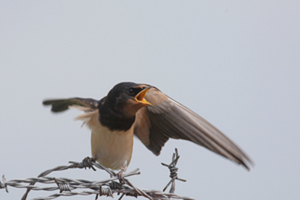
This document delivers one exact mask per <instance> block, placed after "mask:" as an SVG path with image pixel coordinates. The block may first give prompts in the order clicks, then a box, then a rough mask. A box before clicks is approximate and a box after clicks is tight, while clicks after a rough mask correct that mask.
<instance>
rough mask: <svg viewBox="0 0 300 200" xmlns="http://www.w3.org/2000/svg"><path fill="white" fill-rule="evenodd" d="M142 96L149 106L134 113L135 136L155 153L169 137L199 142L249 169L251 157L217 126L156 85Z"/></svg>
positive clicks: (157, 152) (157, 153)
mask: <svg viewBox="0 0 300 200" xmlns="http://www.w3.org/2000/svg"><path fill="white" fill-rule="evenodd" d="M145 99H146V100H147V101H149V102H150V103H151V104H152V105H153V106H147V107H144V108H142V109H140V110H139V111H138V112H137V117H136V123H135V135H136V136H137V137H138V138H139V139H140V140H141V141H142V142H143V143H144V145H145V146H146V147H147V148H148V149H149V150H151V151H152V152H153V153H154V154H155V155H159V154H160V151H161V148H162V147H163V146H164V144H165V143H166V142H167V141H168V139H169V138H173V139H184V140H188V141H191V142H194V143H196V144H198V145H201V146H203V147H205V148H207V149H209V150H211V151H213V152H215V153H217V154H219V155H221V156H224V157H225V158H228V159H230V160H232V161H234V162H236V163H238V164H241V165H243V166H244V167H246V168H247V169H248V170H249V166H248V164H252V161H251V159H250V158H249V157H248V156H247V155H246V154H245V153H244V152H243V151H242V150H241V149H240V148H239V147H237V145H235V144H234V143H233V142H232V141H231V140H230V139H229V138H227V137H226V136H225V135H224V134H223V133H222V132H220V131H219V130H218V129H217V128H215V127H214V126H213V125H211V124H210V123H209V122H207V121H206V120H205V119H203V118H202V117H200V116H199V115H197V114H196V113H194V112H193V111H191V110H189V109H188V108H186V107H185V106H183V105H181V104H180V103H178V102H176V101H174V100H173V99H171V98H169V97H168V96H167V95H165V94H164V93H162V92H161V91H160V90H158V89H157V88H151V89H150V90H149V91H148V92H147V94H146V97H145Z"/></svg>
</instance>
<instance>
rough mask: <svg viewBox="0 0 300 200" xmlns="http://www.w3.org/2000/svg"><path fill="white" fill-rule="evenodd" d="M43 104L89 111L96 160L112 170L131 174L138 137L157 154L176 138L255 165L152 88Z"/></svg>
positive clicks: (126, 87)
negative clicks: (97, 98) (135, 140)
mask: <svg viewBox="0 0 300 200" xmlns="http://www.w3.org/2000/svg"><path fill="white" fill-rule="evenodd" d="M43 104H44V105H45V106H49V105H50V106H51V111H52V112H54V113H59V112H63V111H66V110H68V109H69V108H74V109H79V110H81V111H84V113H83V114H81V115H79V116H77V117H76V118H75V119H76V120H81V121H83V123H84V124H86V125H87V126H88V127H89V129H91V154H92V159H93V160H95V161H97V162H98V163H100V164H102V165H103V166H105V167H107V168H110V169H112V170H119V169H121V170H122V169H125V170H126V168H127V166H128V165H129V163H130V160H131V156H132V151H133V139H134V136H136V137H137V138H138V139H139V140H140V141H141V142H142V143H143V144H144V145H145V146H146V147H147V148H148V149H149V150H150V151H151V152H152V153H153V154H155V155H156V156H158V155H159V154H160V152H161V150H162V147H163V146H164V145H165V143H166V142H167V141H168V140H169V139H170V138H171V139H182V140H187V141H190V142H192V143H195V144H197V145H200V146H202V147H205V148H207V149H208V150H210V151H212V152H214V153H216V154H218V155H220V156H222V157H224V158H227V159H229V160H231V161H233V162H234V163H236V164H239V165H242V166H244V167H245V168H246V169H247V170H250V166H252V165H253V161H252V160H251V159H250V158H249V157H248V156H247V155H246V153H244V152H243V151H242V150H241V149H240V148H239V147H238V146H237V145H236V144H235V143H234V142H233V141H231V140H230V139H229V138H228V137H226V136H225V135H224V134H223V133H222V132H221V131H219V130H218V129H217V128H215V127H214V126H213V125H212V124H210V123H209V122H208V121H206V120H205V119H204V118H202V117H200V116H199V115H198V114H196V113H195V112H193V111H192V110H190V109H188V108H187V107H185V106H183V105H182V104H180V103H178V102H177V101H175V100H174V99H172V98H171V97H169V96H167V95H166V94H164V93H163V92H162V91H160V90H159V89H158V88H157V87H155V86H152V85H148V84H138V83H133V82H121V83H118V84H116V85H115V86H114V87H113V88H112V89H111V90H110V91H109V92H108V94H107V96H105V97H103V98H102V99H100V100H95V99H92V98H79V97H74V98H67V99H48V100H44V101H43ZM125 170H124V171H125Z"/></svg>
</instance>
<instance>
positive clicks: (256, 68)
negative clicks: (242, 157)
mask: <svg viewBox="0 0 300 200" xmlns="http://www.w3.org/2000/svg"><path fill="white" fill-rule="evenodd" d="M299 11H300V2H299V1H249V2H247V3H246V2H245V1H221V2H220V1H177V0H174V1H118V2H117V1H100V0H99V1H77V0H72V1H70V0H66V1H13V0H12V1H4V0H2V1H0V36H1V37H0V83H1V84H0V95H1V98H0V103H1V112H0V138H1V146H0V147H1V151H0V161H1V164H0V175H2V174H5V176H6V179H7V180H11V179H19V178H28V177H36V176H37V175H38V174H39V173H40V172H42V171H44V170H46V169H50V168H53V167H56V166H58V165H65V164H67V163H68V161H70V160H72V161H81V160H82V159H83V158H84V157H86V156H90V131H89V130H88V129H87V128H86V127H83V128H81V122H78V121H74V120H73V119H74V118H75V117H76V116H77V115H79V114H80V112H78V111H68V112H65V113H62V114H52V113H51V112H50V109H49V108H46V107H44V106H43V105H42V101H43V100H44V99H46V98H67V97H75V96H78V97H91V98H95V99H100V98H102V97H103V96H105V95H106V94H107V92H108V91H109V90H110V89H111V88H112V87H113V86H114V85H115V84H116V83H118V82H121V81H133V82H138V83H148V84H151V85H154V86H156V87H158V88H159V89H161V90H162V91H163V92H164V93H166V94H168V95H169V96H170V97H172V98H174V99H176V100H177V101H179V102H180V103H182V104H184V105H185V106H187V107H188V108H190V109H192V110H194V111H195V112H196V113H198V114H199V115H200V116H202V117H204V118H205V119H207V120H208V121H209V122H211V123H212V124H213V125H215V126H216V127H217V128H218V129H220V130H221V131H222V132H224V133H225V134H226V135H227V136H228V137H229V138H231V139H232V140H233V141H234V142H236V143H237V144H238V146H240V147H241V148H242V149H243V150H244V151H245V152H247V154H248V155H249V156H250V157H251V158H252V159H253V160H254V162H255V167H254V168H253V169H252V170H251V171H250V172H248V171H247V170H245V169H244V168H243V167H241V166H238V165H236V164H234V163H233V162H231V161H229V160H226V159H224V158H222V157H220V156H218V155H215V154H214V153H212V152H209V151H208V150H206V149H204V148H202V147H199V146H197V145H195V144H192V143H190V142H186V141H175V140H171V141H169V142H168V143H167V144H166V146H165V147H164V148H163V150H162V153H161V155H160V156H159V157H156V156H154V155H153V154H152V153H151V152H150V151H149V150H148V149H147V148H145V147H144V146H143V145H142V143H141V142H140V141H138V140H135V141H134V149H133V157H132V161H131V163H130V165H129V168H128V170H129V171H131V170H133V169H136V168H140V171H141V173H142V174H141V175H140V176H136V177H132V178H130V180H131V181H132V183H133V184H134V185H136V186H137V187H139V188H141V189H158V190H162V189H163V188H164V186H165V185H166V184H167V182H168V181H169V172H168V170H167V169H166V168H165V167H163V166H161V164H160V163H161V162H165V163H168V162H169V161H170V160H171V155H172V153H173V152H174V149H175V147H177V148H178V150H179V154H180V156H181V158H180V160H179V163H178V167H179V171H178V174H179V177H181V178H184V179H187V182H186V183H182V182H178V183H177V185H176V190H175V193H176V194H178V195H182V196H188V197H191V198H195V199H201V200H215V199H217V200H235V199H236V200H254V199H263V200H277V199H288V200H296V199H300V190H299V188H300V167H299V165H300V147H299V143H300V126H299V119H300V106H299V103H300V92H299V91H300V90H299V86H300V39H299V38H300V37H299V36H300V23H299V22H300V12H299ZM51 176H57V177H71V178H78V179H89V180H95V181H96V180H103V179H106V178H108V175H107V174H106V173H105V172H102V171H97V172H92V171H86V170H73V171H69V172H60V173H53V174H51ZM8 189H9V193H8V194H7V193H5V191H4V190H0V199H20V198H21V196H22V195H23V193H24V192H25V190H24V189H14V188H10V187H9V188H8ZM50 194H53V192H34V191H33V192H31V193H30V195H29V198H28V199H31V198H34V197H43V196H48V195H50ZM94 198H95V197H94V196H87V197H75V198H74V197H64V198H59V199H80V200H81V199H82V200H85V199H94ZM117 198H118V196H116V195H115V199H117ZM100 199H105V198H104V197H101V198H100ZM124 199H133V198H132V197H126V198H124ZM140 199H143V198H140Z"/></svg>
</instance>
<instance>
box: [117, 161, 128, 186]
mask: <svg viewBox="0 0 300 200" xmlns="http://www.w3.org/2000/svg"><path fill="white" fill-rule="evenodd" d="M126 170H127V161H126V162H125V163H124V164H123V165H122V166H121V170H120V171H119V172H118V173H117V177H118V178H119V181H120V183H121V184H123V183H124V182H125V181H124V177H123V173H124V172H126Z"/></svg>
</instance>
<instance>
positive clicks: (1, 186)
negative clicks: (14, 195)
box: [0, 174, 8, 193]
mask: <svg viewBox="0 0 300 200" xmlns="http://www.w3.org/2000/svg"><path fill="white" fill-rule="evenodd" d="M2 188H5V191H6V192H7V193H8V189H7V185H6V178H5V176H4V174H3V175H2V180H1V181H0V189H2Z"/></svg>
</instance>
